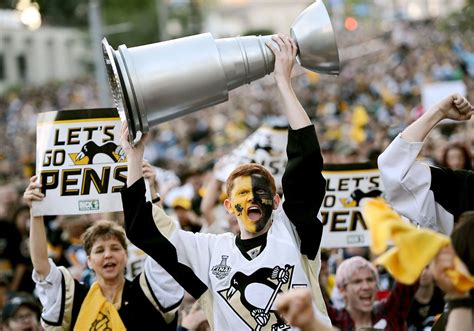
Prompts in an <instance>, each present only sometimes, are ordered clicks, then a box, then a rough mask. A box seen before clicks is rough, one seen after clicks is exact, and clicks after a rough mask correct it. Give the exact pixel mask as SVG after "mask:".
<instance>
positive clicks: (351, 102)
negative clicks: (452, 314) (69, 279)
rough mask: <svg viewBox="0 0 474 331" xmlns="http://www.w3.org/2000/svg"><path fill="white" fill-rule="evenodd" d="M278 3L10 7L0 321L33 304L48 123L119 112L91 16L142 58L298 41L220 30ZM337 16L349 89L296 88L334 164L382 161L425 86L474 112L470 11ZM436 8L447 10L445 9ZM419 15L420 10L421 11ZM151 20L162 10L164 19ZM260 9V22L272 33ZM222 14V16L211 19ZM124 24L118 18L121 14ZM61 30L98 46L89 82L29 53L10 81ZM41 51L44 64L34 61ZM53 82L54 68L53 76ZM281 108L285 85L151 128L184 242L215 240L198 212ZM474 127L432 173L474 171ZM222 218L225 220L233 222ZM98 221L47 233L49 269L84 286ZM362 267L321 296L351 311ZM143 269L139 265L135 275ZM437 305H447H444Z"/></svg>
mask: <svg viewBox="0 0 474 331" xmlns="http://www.w3.org/2000/svg"><path fill="white" fill-rule="evenodd" d="M280 2H282V3H284V4H285V5H288V6H289V4H288V3H290V2H292V1H286V2H285V1H277V0H273V1H260V2H259V1H258V0H255V1H250V0H249V1H217V0H215V1H191V0H188V1H185V0H181V1H178V0H175V1H172V0H170V1H164V0H162V1H143V8H139V9H134V11H133V10H132V9H130V6H131V5H130V4H127V2H126V1H105V0H104V1H102V3H101V1H90V2H89V4H88V5H89V7H88V5H87V4H82V5H77V4H76V2H75V1H62V2H61V1H38V2H37V3H36V2H30V1H13V0H11V1H6V2H1V3H0V146H2V147H1V149H0V311H1V309H2V308H4V307H5V306H6V305H8V304H9V300H11V297H13V296H14V293H18V292H26V293H30V294H33V293H34V292H33V290H34V284H33V283H32V280H31V272H32V270H31V261H30V259H29V252H28V223H29V210H28V207H27V206H25V205H24V204H23V202H22V199H21V198H22V194H23V191H24V189H25V187H26V186H27V183H28V179H29V177H30V176H32V175H33V174H34V172H35V148H36V146H35V140H36V117H37V114H38V113H41V112H45V111H51V110H60V109H82V108H97V107H103V106H112V101H111V99H110V97H109V99H108V100H106V102H105V103H104V99H103V94H102V93H103V89H104V86H101V85H100V82H101V81H100V80H99V79H98V78H97V75H95V74H94V73H95V72H94V70H93V68H94V62H93V56H92V53H93V51H94V47H93V46H91V44H90V42H91V40H94V32H93V29H92V28H91V24H92V23H91V13H93V12H92V11H91V8H93V6H94V5H101V6H102V7H101V9H102V17H103V19H104V21H106V23H110V25H112V24H113V26H114V29H115V30H114V32H110V30H107V29H104V32H103V33H104V34H105V33H106V32H107V31H109V33H110V36H108V38H109V41H111V43H112V44H113V45H114V46H115V45H118V44H121V43H126V44H127V46H128V47H132V46H136V45H140V44H143V43H150V42H156V41H159V40H163V39H169V38H177V37H181V36H185V35H190V34H195V33H199V32H203V31H208V30H212V29H217V30H218V31H219V32H215V33H214V34H217V36H219V37H226V36H236V35H237V34H261V33H262V34H272V33H276V32H284V33H287V30H284V31H279V30H276V29H277V28H278V27H274V26H272V23H270V18H268V19H269V21H268V22H267V23H268V25H267V26H255V27H252V29H248V28H247V29H246V30H243V29H241V30H240V31H238V28H236V24H234V25H232V24H230V26H222V27H220V29H219V24H222V22H221V21H216V18H215V17H216V15H225V14H226V13H229V12H231V11H237V10H242V11H243V10H244V9H245V8H247V7H250V8H252V5H253V6H257V5H259V6H263V5H262V3H265V6H264V7H265V8H268V11H269V13H271V12H272V11H271V8H272V7H273V8H279V10H282V7H279V6H281V4H280ZM325 2H326V4H327V6H328V9H329V11H330V14H331V17H332V19H333V22H334V25H335V28H336V38H337V42H338V46H339V53H340V56H341V59H342V70H341V73H340V75H339V76H338V77H330V76H324V75H318V74H315V73H310V72H308V71H306V70H304V69H302V68H299V67H298V68H296V70H295V72H294V74H295V75H294V80H293V85H294V88H295V91H296V94H297V95H298V97H299V99H300V100H301V102H302V104H303V106H304V108H305V109H306V111H307V112H308V114H309V115H310V117H311V118H312V119H313V122H314V123H315V125H316V129H317V132H318V136H319V139H320V142H321V147H322V149H323V156H324V160H325V162H326V163H355V162H366V161H374V160H375V159H376V157H377V156H378V155H379V153H381V152H382V151H383V150H384V148H385V147H386V146H387V145H388V143H389V142H390V141H391V140H392V139H393V138H394V137H395V136H396V135H397V134H398V133H399V132H400V131H401V130H402V129H403V128H405V127H406V126H407V125H408V124H409V123H411V122H413V120H415V119H416V118H418V117H419V116H420V115H421V114H422V113H423V112H424V111H425V110H426V109H424V107H423V102H422V92H423V87H424V86H425V85H426V84H430V83H436V82H446V81H457V82H462V83H463V84H464V85H465V86H466V92H467V98H468V100H470V101H471V103H472V102H473V101H474V43H473V42H472V41H473V40H474V30H473V27H474V23H473V22H474V8H473V7H474V2H473V1H472V0H471V1H448V0H446V1H441V0H439V1H396V0H394V1H386V3H390V4H386V6H388V7H387V8H385V7H383V5H382V4H381V3H382V1H370V2H365V1H356V0H354V1H329V0H328V1H325ZM20 3H23V5H24V6H26V5H30V6H33V7H35V6H36V7H37V8H39V13H40V14H41V17H40V18H41V19H42V26H41V27H38V28H37V30H34V31H33V30H29V29H28V27H25V26H23V25H21V23H16V21H15V22H13V18H12V17H13V16H11V15H13V14H14V13H16V14H17V12H18V11H21V10H23V11H25V9H21V8H28V7H18V6H19V4H20ZM84 3H85V2H84ZM130 3H133V2H130ZM255 3H257V5H255ZM294 3H295V4H293V5H295V6H296V7H297V8H296V9H294V10H295V13H298V11H299V10H300V9H301V8H304V7H305V6H307V5H308V3H310V1H295V2H294ZM409 3H412V5H408V4H409ZM433 3H436V5H437V6H438V7H439V8H438V7H436V8H435V9H433V8H432V7H433V6H434V5H433ZM35 4H36V5H35ZM74 4H76V5H74ZM413 4H417V5H418V7H416V6H415V7H413ZM226 5H227V7H226ZM120 6H121V8H120ZM133 6H135V5H133ZM147 6H152V8H153V10H150V8H148V7H147ZM246 6H247V7H246ZM36 7H35V8H36ZM19 8H20V9H19ZM262 8H263V7H262ZM262 8H260V9H259V10H260V13H261V15H262V16H261V17H262V20H263V17H265V15H264V9H262ZM410 8H411V9H410ZM211 9H213V13H214V15H215V16H212V15H211V14H210V13H208V11H210V10H211ZM428 9H429V10H428ZM127 10H130V13H132V14H130V15H129V20H126V21H123V22H120V21H114V20H113V19H112V18H116V17H118V16H120V17H122V18H123V17H124V14H123V13H125V12H127ZM119 12H120V13H121V14H120V15H119V14H117V13H119ZM145 12H146V14H145ZM150 12H151V14H150ZM16 14H15V15H16ZM87 14H89V16H88V15H87ZM389 14H390V15H389ZM143 15H152V16H150V17H151V18H150V21H147V20H144V19H143ZM160 15H161V16H160ZM163 15H165V16H163ZM92 16H93V15H92ZM141 16H142V18H141V22H142V23H138V22H140V20H138V21H137V18H140V17H141ZM287 16H288V15H287ZM15 17H16V16H15ZM146 17H148V16H146ZM160 17H166V18H167V20H168V21H167V23H166V24H164V23H162V22H161V21H160V19H159V18H160ZM348 18H350V19H348ZM292 19H293V17H290V22H288V24H287V25H286V27H285V25H284V27H285V29H288V26H289V24H291V20H292ZM107 20H108V21H107ZM263 21H265V20H263ZM273 21H274V20H273ZM143 22H146V23H145V24H143ZM88 23H89V25H88ZM148 23H150V24H149V25H150V26H153V29H152V30H149V29H148V30H146V29H145V27H143V26H142V25H147V24H148ZM159 23H160V24H159ZM282 24H286V22H282ZM102 26H105V23H102ZM53 28H54V29H59V30H61V29H64V30H67V31H71V29H73V30H74V31H77V32H78V33H79V34H80V35H81V34H83V35H85V36H86V37H85V40H87V41H88V42H89V44H86V45H87V47H86V50H82V52H84V54H88V55H87V56H85V57H84V58H83V59H82V60H83V61H85V62H87V61H89V62H88V63H86V64H85V65H84V66H83V67H81V68H84V70H78V69H77V68H75V69H74V70H75V71H74V72H73V73H71V74H70V75H68V74H65V75H64V76H62V77H61V78H60V79H57V78H54V76H53V78H52V79H42V80H38V79H36V78H35V77H34V73H35V70H30V69H27V68H28V66H29V64H28V63H29V62H28V61H29V58H30V57H32V56H34V54H31V53H25V54H23V55H22V54H17V57H16V60H15V61H14V62H13V63H14V64H15V65H17V66H19V71H18V74H17V75H16V76H15V77H13V78H12V77H11V76H9V74H10V73H11V72H12V71H11V70H12V69H11V68H9V65H10V64H9V63H8V62H7V60H8V54H7V53H8V49H9V47H10V46H11V45H13V46H14V45H15V43H16V41H15V38H16V37H18V38H20V36H21V38H24V37H23V34H25V33H26V34H28V36H30V37H28V38H33V37H31V36H33V35H34V34H35V33H38V34H41V33H47V32H48V29H53ZM88 28H89V30H87V29H88ZM16 30H18V31H20V32H21V33H20V32H18V31H16ZM112 30H113V29H112ZM12 31H13V32H12ZM42 31H43V32H42ZM44 31H46V32H44ZM4 32H5V33H4ZM22 33H23V34H22ZM232 33H236V34H235V35H232ZM74 42H77V41H74ZM30 43H33V44H35V43H36V40H35V39H30ZM13 46H12V47H13ZM15 47H16V46H15ZM32 47H33V46H32ZM13 48H14V47H13ZM71 48H72V49H74V47H71ZM32 49H33V50H35V48H34V47H33V48H32ZM47 54H48V53H47ZM81 54H82V53H81ZM43 56H44V54H43ZM64 56H66V55H64ZM46 57H47V55H46ZM76 57H77V56H76ZM55 61H58V66H59V65H60V64H59V62H61V61H62V60H60V59H58V58H56V59H55ZM35 65H37V66H38V65H39V66H46V67H47V66H52V65H53V64H51V63H50V64H40V63H37V62H35ZM73 65H76V66H78V64H73ZM54 70H55V69H54V68H46V71H54ZM77 71H79V72H80V74H78V73H77ZM58 72H59V71H58ZM58 75H59V76H60V74H59V73H58V74H57V75H56V77H59V76H58ZM98 82H99V83H98ZM106 88H108V86H106ZM279 107H280V105H279V97H278V92H277V89H276V86H275V84H274V80H273V78H272V77H265V78H263V79H260V80H258V81H255V82H253V83H251V84H250V85H246V86H242V87H240V88H237V89H236V90H233V91H231V93H230V96H229V101H227V102H225V103H222V104H220V105H217V106H214V107H211V108H208V109H204V110H201V111H199V112H196V113H193V114H189V115H186V116H185V117H182V118H179V119H175V120H173V121H171V122H167V123H163V124H160V125H159V126H156V127H154V128H152V130H151V134H150V139H149V141H148V143H147V149H146V155H145V158H146V159H147V160H148V161H149V163H150V164H151V165H153V166H156V167H158V168H159V169H155V171H156V172H157V173H158V176H160V175H162V174H166V176H169V178H168V180H167V182H166V187H165V184H162V185H161V186H160V182H159V181H158V183H157V185H158V189H159V190H160V191H161V194H162V197H163V199H162V200H163V201H164V203H165V205H164V206H165V208H167V209H169V210H171V211H172V212H173V213H174V215H175V216H176V218H177V219H178V220H179V221H180V223H181V226H182V227H183V228H186V229H189V230H190V231H195V232H197V231H201V230H202V229H201V228H204V229H207V230H208V228H209V227H208V225H209V224H207V223H206V222H207V220H206V217H204V214H203V212H202V210H201V208H200V207H201V200H202V198H203V196H204V195H205V193H206V189H205V188H206V187H205V186H206V184H207V183H208V182H209V178H210V175H211V172H212V169H213V167H214V165H215V163H216V161H217V160H218V159H219V158H220V157H222V156H224V155H226V154H227V153H229V151H231V150H232V149H233V148H234V147H236V146H237V145H238V144H240V143H241V142H242V141H243V140H245V138H247V137H248V136H249V135H250V134H251V133H252V132H254V131H255V130H256V129H258V128H259V127H260V126H261V125H262V124H263V123H264V122H265V121H266V120H267V119H270V118H272V117H273V116H275V115H278V114H280V110H279ZM471 126H472V123H470V122H468V123H467V124H461V125H456V124H449V123H448V124H445V125H442V126H440V127H439V128H437V130H436V132H434V133H433V134H431V135H430V137H429V141H428V142H427V143H426V144H425V147H424V150H423V156H424V158H426V160H427V161H428V162H430V163H432V164H441V165H445V166H449V167H452V168H463V169H471V167H472V159H471V154H472V152H473V151H472V146H473V144H472V142H473V138H474V137H473V132H474V131H473V130H472V128H471ZM173 190H175V193H174V198H169V199H167V198H166V195H167V193H169V194H173V193H171V192H173ZM176 190H178V191H180V192H183V191H187V192H191V193H189V194H188V193H187V194H185V196H184V197H183V196H180V195H179V194H176V192H177V191H176ZM216 205H217V204H216ZM216 208H217V207H216ZM216 213H217V215H222V214H221V211H218V210H217V211H216ZM98 218H115V219H120V215H119V214H117V215H93V216H77V217H63V216H58V217H51V218H48V219H47V225H48V238H49V240H50V242H49V244H50V251H51V256H52V257H53V258H54V259H55V260H56V261H57V264H58V265H65V266H68V267H70V268H71V270H73V271H74V275H76V276H77V278H78V279H82V280H87V279H89V278H90V277H91V275H90V273H88V272H87V268H86V265H85V260H86V257H85V252H84V250H83V248H82V245H81V242H80V239H79V238H80V235H81V233H82V232H83V231H84V230H85V229H86V228H87V226H88V225H89V224H90V223H91V222H92V221H93V220H94V219H98ZM229 222H230V223H228V224H226V223H224V224H221V225H220V227H218V228H217V227H216V228H214V229H212V231H213V232H222V231H225V230H232V229H235V228H236V227H235V224H232V220H229ZM207 230H206V231H207ZM203 231H204V230H203ZM130 254H135V255H136V256H137V261H139V259H140V258H139V257H140V253H139V252H138V251H136V250H133V247H132V248H131V250H130ZM354 255H362V256H364V257H366V258H368V259H370V254H369V251H368V249H367V248H366V247H361V248H351V249H331V250H325V251H324V252H323V256H322V257H323V261H324V262H325V264H323V270H322V271H321V276H322V277H323V279H322V284H323V286H324V287H325V289H326V293H327V294H328V296H329V297H330V298H332V300H333V303H335V304H341V303H340V297H338V296H337V293H336V294H334V293H333V289H334V274H335V270H336V268H337V265H338V264H339V263H340V262H341V261H342V260H344V259H346V258H348V257H351V256H354ZM133 261H134V260H133V259H131V263H133ZM138 269H139V268H138ZM129 271H130V270H129ZM427 273H429V271H427ZM383 275H384V274H383V273H382V276H381V277H380V279H379V283H380V284H379V285H380V287H379V288H380V297H383V295H384V293H385V292H386V290H387V289H389V288H390V285H391V280H390V277H389V276H388V275H386V276H383ZM423 277H424V278H423ZM423 277H422V281H426V282H427V283H430V282H431V283H433V282H432V278H431V277H430V276H429V275H424V276H423ZM433 286H434V285H433ZM435 293H437V292H436V291H435ZM9 298H10V299H9ZM25 300H26V299H25ZM430 300H431V299H430ZM436 300H438V301H439V300H442V295H440V297H436ZM436 300H435V299H433V302H434V303H433V305H438V306H439V305H440V304H439V302H438V301H436ZM430 302H431V301H430ZM438 306H436V307H438ZM441 307H442V304H441ZM35 309H36V308H35ZM441 309H442V308H441ZM432 310H433V312H431V310H430V312H431V314H432V315H435V313H436V312H437V313H439V308H438V309H435V308H433V309H432ZM425 317H426V316H425ZM417 323H420V322H419V321H418V322H417ZM413 325H414V324H413ZM420 325H421V324H417V325H416V327H415V326H414V329H413V330H418V329H419V330H422V327H421V326H420Z"/></svg>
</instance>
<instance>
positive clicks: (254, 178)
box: [0, 22, 474, 330]
mask: <svg viewBox="0 0 474 331" xmlns="http://www.w3.org/2000/svg"><path fill="white" fill-rule="evenodd" d="M428 32H429V33H428ZM426 36H429V37H428V38H427V37H426ZM378 37H379V38H381V39H382V40H383V41H384V45H385V47H384V48H382V49H380V50H378V51H377V52H374V53H372V54H369V55H366V56H364V57H360V58H356V59H354V60H352V61H349V62H347V64H346V65H345V66H344V68H343V70H342V72H341V75H340V77H338V78H328V77H322V76H317V75H314V74H307V73H304V72H303V71H302V70H301V69H295V70H294V73H295V74H296V76H295V77H294V78H293V79H292V80H291V79H290V74H291V71H292V67H293V61H292V60H291V59H293V58H294V53H295V51H296V48H295V46H294V45H293V43H292V41H291V39H288V38H286V37H284V36H279V37H278V39H277V42H278V43H279V44H280V46H281V49H282V50H281V51H277V50H276V49H273V51H274V52H276V58H277V60H276V61H277V63H276V69H275V73H274V75H273V76H274V78H273V77H269V78H265V79H262V80H260V81H257V82H254V83H252V84H251V85H249V86H246V87H242V88H240V89H237V90H235V91H233V92H232V93H231V95H230V99H229V101H228V102H226V103H224V104H221V105H218V106H215V107H213V108H212V109H207V110H203V111H200V112H199V114H193V115H188V116H186V117H184V118H180V119H177V120H174V121H173V122H171V123H164V124H162V125H160V126H158V127H157V128H153V129H152V130H151V132H150V133H149V135H148V137H147V140H146V146H145V141H142V142H141V144H139V146H137V147H136V148H134V149H131V148H130V147H129V146H128V147H127V141H126V137H127V133H126V130H127V128H124V133H123V136H124V137H125V138H123V139H122V147H123V148H124V149H125V150H126V152H127V156H128V162H129V172H128V179H127V189H126V190H125V191H123V192H122V200H123V204H124V212H123V213H114V214H108V215H92V216H74V217H72V216H61V215H59V216H56V217H52V216H51V217H49V216H48V217H45V218H39V219H38V218H31V219H30V214H29V204H30V203H31V201H34V200H41V199H42V196H41V194H40V193H38V191H37V188H38V184H37V183H36V182H35V180H34V177H33V180H31V181H30V182H29V181H28V179H29V178H30V177H31V176H33V175H34V163H35V159H34V158H35V144H33V143H31V142H32V141H34V140H35V129H36V121H35V118H36V116H35V115H36V114H37V113H39V112H42V111H48V110H52V109H66V108H68V109H81V108H94V107H96V106H97V101H96V91H95V90H94V89H93V88H91V84H90V83H89V82H87V81H84V82H74V83H68V84H60V85H55V86H48V87H45V88H42V89H34V88H33V89H31V90H27V89H25V90H21V91H20V92H11V93H9V94H7V95H6V96H4V97H2V98H0V109H1V111H2V113H1V116H2V120H1V122H0V123H1V124H0V125H2V128H1V129H2V130H0V131H1V132H2V133H1V135H2V137H1V139H2V146H3V148H2V151H1V155H0V157H1V159H0V180H1V186H0V204H1V205H0V217H1V220H0V228H1V230H0V243H1V245H0V246H1V248H2V250H1V251H0V296H1V297H0V308H1V311H2V316H1V319H2V323H3V328H5V330H10V329H11V330H16V329H21V328H22V327H25V326H26V327H31V329H33V330H35V328H36V330H40V329H41V326H40V325H39V324H40V315H41V318H42V323H43V327H45V328H52V327H57V328H63V329H68V328H72V327H75V328H76V329H79V330H81V329H84V328H85V327H86V325H87V327H89V325H94V327H95V328H96V329H99V328H100V325H99V324H100V323H103V324H106V320H107V321H109V322H110V323H111V324H110V325H113V328H112V329H113V330H115V329H124V328H127V329H132V330H134V329H140V328H139V325H144V324H145V325H154V326H156V328H157V329H160V330H161V329H170V330H174V329H177V328H178V329H181V330H206V329H208V328H211V329H216V330H242V329H243V328H245V327H247V328H249V329H253V330H257V329H258V330H260V329H262V330H266V329H270V327H271V325H273V326H274V328H275V329H285V328H286V327H289V326H288V325H289V324H291V325H294V326H297V327H300V328H301V329H303V330H331V327H336V328H339V329H341V330H355V329H362V328H366V329H371V328H372V329H385V330H407V329H410V330H424V329H425V328H427V329H430V328H431V327H432V326H433V325H436V326H437V327H439V328H441V329H447V330H464V329H465V330H472V320H473V315H472V299H473V296H472V295H473V293H472V287H470V288H469V287H468V288H467V289H466V288H462V290H460V289H459V287H456V286H455V285H456V284H457V283H455V282H453V280H452V278H450V277H448V276H446V275H445V272H446V270H452V269H456V268H458V265H461V267H459V268H461V269H463V270H464V271H466V270H467V272H465V273H464V274H467V276H466V277H467V281H466V282H468V281H469V280H471V281H472V276H470V277H471V278H469V273H470V275H473V274H474V263H473V261H474V260H473V259H474V250H473V249H474V248H473V246H472V245H473V241H472V240H470V239H471V238H472V235H473V234H472V231H473V230H472V229H473V224H474V223H473V219H474V218H473V215H472V214H471V213H469V211H470V210H472V197H471V195H470V188H471V187H472V185H470V179H471V178H472V172H470V170H471V168H472V160H471V145H472V138H471V136H472V133H471V132H472V130H470V127H469V126H470V124H469V122H468V121H467V120H468V119H469V118H470V117H471V115H472V114H473V113H474V108H473V107H472V105H471V104H470V103H469V101H471V103H472V100H474V88H473V87H474V83H473V71H472V67H473V65H474V64H473V63H472V62H469V57H466V56H464V55H463V54H464V53H462V52H467V53H468V54H469V52H473V51H474V49H469V47H472V45H470V44H469V43H467V42H463V41H467V40H472V37H473V36H472V32H466V33H465V32H464V31H463V34H461V33H460V32H459V31H449V32H442V31H441V30H438V29H436V28H435V27H434V26H433V23H432V22H423V23H418V24H412V25H410V26H404V27H400V28H398V29H395V30H394V31H393V32H392V34H390V35H384V36H378ZM342 43H343V41H342ZM433 43H436V45H437V47H436V48H435V49H433V48H432V45H433ZM471 54H472V53H471ZM446 80H462V81H463V82H464V83H465V84H466V87H467V96H466V97H465V98H464V97H462V96H460V95H446V96H445V98H444V99H443V101H442V102H440V103H439V104H437V105H436V106H434V107H433V108H432V109H422V107H421V106H420V101H421V100H420V99H421V90H420V89H421V86H422V85H423V84H425V83H429V82H434V81H446ZM275 81H276V84H275ZM293 90H294V92H293ZM296 96H297V98H296ZM303 109H304V110H303ZM281 114H284V115H285V117H286V118H287V119H288V122H289V126H290V130H289V138H288V148H287V153H288V159H289V162H288V166H287V169H286V172H285V176H284V178H283V182H282V186H283V192H277V189H276V186H275V183H274V180H273V179H272V176H271V175H269V174H267V172H265V169H264V168H263V169H262V168H260V167H256V168H255V169H254V168H250V169H247V168H245V167H244V168H242V169H241V168H238V170H236V171H234V172H233V173H232V174H231V176H230V179H228V182H227V184H226V187H222V186H223V185H222V184H223V183H219V182H218V181H215V180H214V178H213V170H214V169H215V168H216V167H218V166H219V164H218V163H217V162H216V160H217V159H218V158H219V157H221V156H223V155H225V152H226V151H227V152H228V151H229V150H230V149H231V148H232V147H235V146H236V145H237V144H238V143H240V142H241V141H242V140H243V139H245V138H246V137H247V136H248V135H249V134H250V133H251V132H252V131H254V130H256V129H257V128H258V127H259V126H260V125H261V124H262V123H261V119H263V118H270V117H271V116H276V115H281ZM444 119H452V120H456V121H461V124H456V125H454V124H441V125H439V123H440V122H441V121H442V120H444ZM379 155H380V157H379ZM321 156H322V159H321ZM377 158H378V165H379V168H380V171H381V178H382V180H383V182H384V187H385V189H386V191H385V198H386V200H387V202H389V203H390V204H391V206H392V207H393V208H394V210H395V211H396V212H398V213H399V214H402V215H403V216H405V217H407V218H408V219H410V220H411V221H412V222H414V223H416V224H418V225H420V226H421V227H423V228H425V227H426V228H431V229H434V230H436V231H437V232H440V233H444V234H445V235H447V236H451V241H450V243H449V244H447V245H445V246H444V247H443V249H442V250H440V251H439V252H436V254H435V253H433V256H432V259H431V261H430V264H429V265H428V264H427V265H426V268H424V269H423V272H422V273H421V274H420V275H419V279H418V280H417V281H416V282H415V283H414V284H411V285H406V284H402V283H400V282H398V281H397V280H396V279H395V278H396V277H394V276H393V275H392V274H391V273H390V272H388V271H387V270H386V269H385V268H381V267H380V266H374V264H373V263H371V261H372V260H373V259H374V256H373V254H372V253H371V251H370V250H369V248H367V247H360V248H345V249H330V250H329V249H321V248H320V240H321V238H320V237H321V235H322V229H321V228H322V225H321V224H320V222H319V221H318V220H317V219H316V218H317V217H316V215H317V213H318V210H319V207H320V201H321V200H322V197H323V196H324V189H325V184H324V179H323V178H322V176H321V175H320V172H321V169H322V166H323V165H322V164H323V161H324V163H344V162H346V163H353V162H364V161H369V160H371V161H375V160H376V159H377ZM144 159H145V160H146V161H145V160H144ZM420 159H422V160H423V162H421V161H420ZM170 169H173V170H174V172H169V170H170ZM167 171H168V172H167ZM165 174H166V180H163V177H164V176H165ZM142 177H144V178H145V179H146V180H148V182H149V183H150V187H151V189H152V192H151V195H152V201H153V202H152V203H146V202H145V201H144V198H143V196H144V184H143V183H144V181H143V179H142ZM301 183H305V184H304V185H302V184H301ZM306 183H308V184H306ZM310 183H311V184H310ZM302 186H304V189H303V187H302ZM25 188H26V191H25ZM173 190H174V191H175V192H176V190H180V191H181V192H184V191H185V192H187V193H186V194H185V195H179V194H177V195H175V196H173V194H172V192H173ZM23 192H25V193H24V195H23ZM278 193H283V199H282V200H281V201H280V195H279V194H278ZM211 195H212V196H213V197H214V198H213V199H211V201H210V202H209V196H211ZM160 196H161V197H160ZM158 197H160V198H158ZM168 197H169V198H168ZM22 198H24V199H22ZM248 201H250V202H248ZM309 201H311V202H309ZM25 203H26V204H25ZM466 212H467V213H466ZM168 215H169V216H168ZM104 219H106V220H108V221H106V220H104ZM117 223H118V224H120V225H122V226H124V228H125V230H123V229H122V227H121V226H117ZM125 232H126V233H125ZM127 238H128V239H127ZM281 238H283V239H281ZM128 240H130V241H131V242H130V241H128ZM135 245H136V246H135ZM144 252H145V253H146V254H145V253H144ZM164 252H165V253H164ZM147 254H148V255H149V256H150V257H151V258H150V257H147ZM224 256H225V258H224ZM456 257H457V258H456ZM455 261H456V262H455ZM455 264H456V266H455ZM216 266H217V267H216ZM229 266H232V268H233V269H232V271H231V270H230V267H229ZM211 270H212V271H211ZM125 272H126V274H125ZM229 274H230V275H231V277H228V278H229V279H228V278H227V276H228V275H229ZM32 275H33V278H32ZM230 278H232V279H230ZM290 280H291V281H290ZM256 282H258V283H260V285H261V287H264V286H267V287H264V288H260V289H259V288H256V287H255V283H256ZM290 283H291V284H293V285H298V286H293V287H300V288H299V289H290V287H289V284H290ZM251 286H253V287H251ZM285 286H286V287H285ZM250 287H251V288H250ZM303 288H305V289H303ZM183 289H184V290H183ZM280 289H285V290H284V292H286V294H284V295H279V296H278V297H272V300H271V301H268V302H266V303H265V302H263V305H262V301H261V300H260V301H259V297H260V299H261V297H264V296H265V294H266V293H268V291H273V293H278V292H279V291H280ZM469 289H471V290H470V291H469ZM249 292H252V293H251V294H249ZM222 300H224V301H225V304H224V303H223V301H222ZM97 302H100V304H95V305H94V304H92V303H97ZM262 307H263V308H262ZM101 314H102V315H103V316H107V318H103V319H100V318H99V317H98V316H102V315H101ZM94 323H96V324H94ZM140 323H141V324H140ZM331 325H332V326H331ZM463 328H464V329H463Z"/></svg>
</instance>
